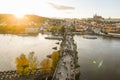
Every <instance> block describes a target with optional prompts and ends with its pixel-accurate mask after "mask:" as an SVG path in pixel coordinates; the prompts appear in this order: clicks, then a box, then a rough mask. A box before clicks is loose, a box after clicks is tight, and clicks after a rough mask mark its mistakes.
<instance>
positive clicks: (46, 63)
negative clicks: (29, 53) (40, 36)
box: [40, 58, 51, 72]
mask: <svg viewBox="0 0 120 80" xmlns="http://www.w3.org/2000/svg"><path fill="white" fill-rule="evenodd" d="M40 71H41V72H50V71H51V60H50V59H49V58H46V59H44V60H43V61H42V62H41V63H40Z"/></svg>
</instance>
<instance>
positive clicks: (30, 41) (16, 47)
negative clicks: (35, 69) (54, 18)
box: [0, 34, 59, 71]
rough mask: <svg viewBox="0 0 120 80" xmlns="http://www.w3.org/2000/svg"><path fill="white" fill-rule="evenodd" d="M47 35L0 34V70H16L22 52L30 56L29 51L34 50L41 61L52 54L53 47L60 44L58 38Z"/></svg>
mask: <svg viewBox="0 0 120 80" xmlns="http://www.w3.org/2000/svg"><path fill="white" fill-rule="evenodd" d="M45 36H47V35H41V34H39V35H38V36H17V35H10V34H8V35H2V34H0V71H6V70H15V59H16V57H19V56H20V55H21V54H22V53H24V54H25V55H26V56H28V54H29V52H32V51H34V52H35V56H36V57H37V58H38V62H39V63H40V62H41V61H42V60H43V59H44V58H46V55H49V54H51V53H52V52H53V51H55V50H53V49H52V48H53V47H56V46H58V48H59V45H57V44H56V42H58V41H57V40H47V39H45V38H44V37H45Z"/></svg>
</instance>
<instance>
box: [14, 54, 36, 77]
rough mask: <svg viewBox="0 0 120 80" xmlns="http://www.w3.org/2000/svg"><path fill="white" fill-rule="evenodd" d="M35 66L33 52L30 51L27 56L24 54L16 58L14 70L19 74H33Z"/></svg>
mask: <svg viewBox="0 0 120 80" xmlns="http://www.w3.org/2000/svg"><path fill="white" fill-rule="evenodd" d="M36 68H37V59H36V58H35V57H34V52H30V53H29V56H28V58H26V56H25V55H24V54H21V55H20V57H17V58H16V71H17V73H19V74H20V75H29V74H30V73H32V74H34V73H35V70H36Z"/></svg>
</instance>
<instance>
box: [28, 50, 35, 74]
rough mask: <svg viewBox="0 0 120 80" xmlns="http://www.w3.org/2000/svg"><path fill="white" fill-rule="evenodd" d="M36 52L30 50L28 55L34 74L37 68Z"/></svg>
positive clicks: (31, 70) (30, 68) (30, 67)
mask: <svg viewBox="0 0 120 80" xmlns="http://www.w3.org/2000/svg"><path fill="white" fill-rule="evenodd" d="M34 54H35V53H34V52H30V53H29V55H28V60H29V70H30V72H31V73H32V74H34V73H35V70H36V69H37V58H36V57H35V56H34Z"/></svg>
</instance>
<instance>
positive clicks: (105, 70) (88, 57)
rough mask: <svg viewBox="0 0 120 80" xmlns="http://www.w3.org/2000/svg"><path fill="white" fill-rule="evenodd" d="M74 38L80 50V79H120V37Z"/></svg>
mask: <svg viewBox="0 0 120 80" xmlns="http://www.w3.org/2000/svg"><path fill="white" fill-rule="evenodd" d="M74 38H75V42H76V43H77V46H78V48H77V50H78V52H79V53H78V56H79V64H80V66H81V67H80V70H81V77H80V78H81V79H80V80H120V39H115V38H105V37H98V39H95V40H92V39H84V38H83V37H82V36H75V37H74Z"/></svg>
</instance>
